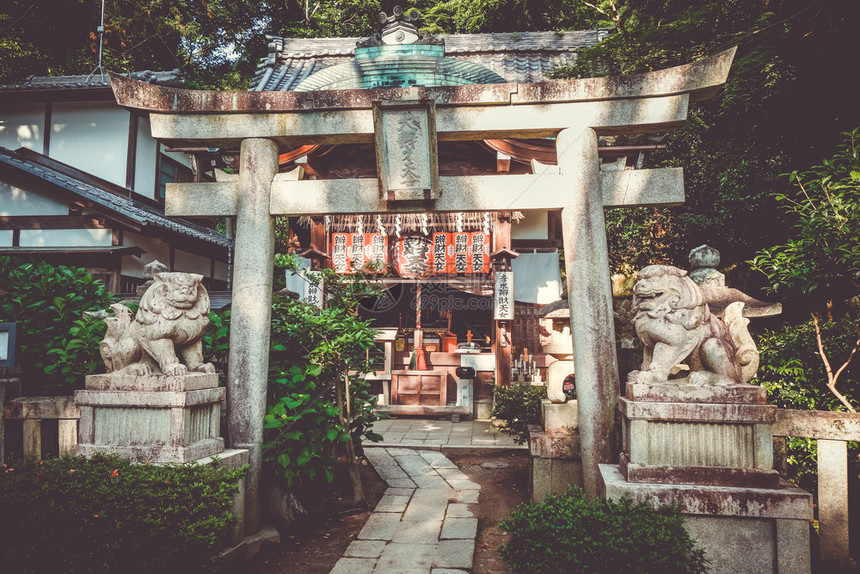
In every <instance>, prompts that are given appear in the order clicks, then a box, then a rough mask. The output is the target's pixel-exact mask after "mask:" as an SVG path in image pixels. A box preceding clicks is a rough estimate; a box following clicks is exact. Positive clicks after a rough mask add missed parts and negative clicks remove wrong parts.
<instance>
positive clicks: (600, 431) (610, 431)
mask: <svg viewBox="0 0 860 574" xmlns="http://www.w3.org/2000/svg"><path fill="white" fill-rule="evenodd" d="M574 117H575V116H574ZM556 149H557V153H558V165H559V168H560V171H561V173H562V174H563V175H564V176H565V177H567V182H566V184H565V185H564V186H563V187H561V188H560V189H566V190H567V198H568V204H567V205H566V206H565V207H564V209H562V212H561V224H562V229H563V235H564V256H565V261H564V263H565V270H566V272H567V292H568V295H569V296H568V306H569V307H570V316H571V317H574V318H575V320H573V321H572V325H571V331H572V336H573V355H574V361H575V363H576V392H577V404H578V409H579V417H578V420H579V436H580V440H581V441H582V468H583V477H584V487H585V493H586V495H588V496H589V497H595V496H597V489H598V482H599V471H598V468H597V465H598V464H600V463H605V462H611V461H613V460H615V457H616V456H617V454H618V449H617V447H616V436H615V417H616V409H615V404H616V402H617V399H618V394H619V381H618V357H617V355H616V353H615V328H614V324H613V310H612V287H611V285H610V282H609V266H608V262H609V255H608V249H607V244H606V234H605V233H603V232H602V230H603V229H604V228H605V225H604V214H603V205H602V203H603V202H602V201H601V200H600V196H599V191H598V190H599V189H600V160H599V159H598V157H597V134H596V133H595V132H594V130H592V129H581V128H580V129H576V128H571V129H566V130H562V131H561V133H559V135H558V138H557V139H556ZM595 230H601V231H600V232H599V233H598V232H596V231H595Z"/></svg>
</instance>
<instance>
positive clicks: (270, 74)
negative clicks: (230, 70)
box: [251, 29, 609, 91]
mask: <svg viewBox="0 0 860 574" xmlns="http://www.w3.org/2000/svg"><path fill="white" fill-rule="evenodd" d="M608 34H609V30H607V29H599V30H585V31H577V32H522V33H498V34H448V35H444V34H443V35H440V36H439V38H441V39H442V40H444V42H445V55H446V56H447V57H450V58H458V59H461V60H467V61H470V62H474V63H477V64H480V65H482V66H484V67H486V68H488V69H490V70H492V71H493V72H495V73H496V74H498V75H499V76H501V77H503V78H504V79H505V80H506V81H508V82H515V83H532V82H542V81H545V80H547V79H549V78H547V76H546V73H547V72H548V71H549V70H551V69H553V68H555V67H556V66H559V65H562V64H566V63H569V62H571V61H573V60H574V59H575V58H576V52H577V51H578V50H581V49H583V48H588V47H591V46H594V45H595V44H597V43H598V42H599V41H600V40H603V39H604V38H605V37H606V36H607V35H608ZM360 40H362V38H280V37H273V36H270V37H269V55H268V56H267V57H265V58H262V59H261V60H260V63H259V64H258V66H257V74H256V75H255V76H254V79H253V81H252V82H251V90H254V91H264V90H265V91H290V90H293V89H295V87H296V86H298V85H299V84H300V83H301V82H302V81H303V80H305V78H307V77H308V76H309V75H311V74H312V73H314V72H317V71H319V70H321V69H324V68H328V67H331V66H333V65H336V64H340V63H343V62H348V61H352V60H353V55H354V52H355V45H356V43H357V42H358V41H360Z"/></svg>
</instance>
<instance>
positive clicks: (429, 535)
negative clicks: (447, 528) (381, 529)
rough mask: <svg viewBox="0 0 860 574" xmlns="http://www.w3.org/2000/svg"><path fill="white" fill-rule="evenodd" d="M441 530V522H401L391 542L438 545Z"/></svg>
mask: <svg viewBox="0 0 860 574" xmlns="http://www.w3.org/2000/svg"><path fill="white" fill-rule="evenodd" d="M441 528H442V521H441V520H424V521H413V522H401V523H400V526H398V527H397V530H395V531H394V536H393V537H392V539H391V540H392V542H396V543H400V544H436V543H437V542H439V530H440V529H441Z"/></svg>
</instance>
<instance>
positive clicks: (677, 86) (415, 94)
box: [110, 48, 735, 139]
mask: <svg viewBox="0 0 860 574" xmlns="http://www.w3.org/2000/svg"><path fill="white" fill-rule="evenodd" d="M734 55H735V49H734V48H732V49H730V50H726V51H724V52H721V53H719V54H716V55H714V56H711V57H710V58H707V59H704V60H700V61H698V62H694V63H691V64H685V65H683V66H677V67H674V68H668V69H665V70H659V71H655V72H648V73H644V74H637V75H633V76H626V77H605V78H584V79H575V80H557V81H550V82H541V83H536V84H486V85H464V86H439V87H414V88H394V89H385V90H383V89H375V90H329V91H320V92H307V93H302V92H247V91H244V92H211V91H200V90H196V91H195V90H180V89H175V88H170V87H166V86H159V85H154V84H146V83H143V82H138V81H135V80H132V79H130V78H127V77H125V76H122V75H119V74H113V73H111V74H110V80H111V87H112V88H113V91H114V96H115V97H116V99H117V103H119V105H121V106H123V107H130V108H136V109H140V110H142V111H154V112H168V113H171V112H172V113H196V114H212V113H213V112H237V113H238V112H269V113H271V112H276V111H286V110H295V111H297V112H298V111H306V110H311V109H316V110H323V109H325V110H342V109H348V108H351V107H352V108H363V109H369V108H370V107H371V106H372V105H373V102H375V101H380V100H392V101H402V100H414V99H423V98H427V99H432V100H433V101H435V102H436V105H437V106H444V105H452V106H459V105H463V104H470V106H469V107H472V106H474V105H475V104H489V103H511V102H514V103H551V102H564V101H583V100H586V101H587V100H590V99H593V100H607V99H616V98H648V97H651V96H657V95H662V94H679V93H689V94H691V96H692V100H693V101H699V100H700V99H707V98H708V97H712V96H713V95H714V94H715V93H716V91H717V90H719V88H720V87H721V86H722V85H723V83H724V82H725V80H726V77H727V75H728V72H729V68H730V67H731V63H732V59H733V58H734ZM336 119H337V117H336ZM153 137H168V135H167V134H160V133H159V134H157V135H156V133H153ZM191 139H194V138H191Z"/></svg>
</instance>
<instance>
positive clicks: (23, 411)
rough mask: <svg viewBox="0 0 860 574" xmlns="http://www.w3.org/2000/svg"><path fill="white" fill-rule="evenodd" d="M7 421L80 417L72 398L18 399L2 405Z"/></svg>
mask: <svg viewBox="0 0 860 574" xmlns="http://www.w3.org/2000/svg"><path fill="white" fill-rule="evenodd" d="M3 409H4V416H5V417H6V418H7V419H9V420H21V419H34V420H35V419H38V420H42V419H76V418H78V417H79V416H80V410H79V408H78V405H77V404H75V399H74V397H18V398H16V399H12V400H11V401H9V402H8V403H6V404H5V405H3Z"/></svg>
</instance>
